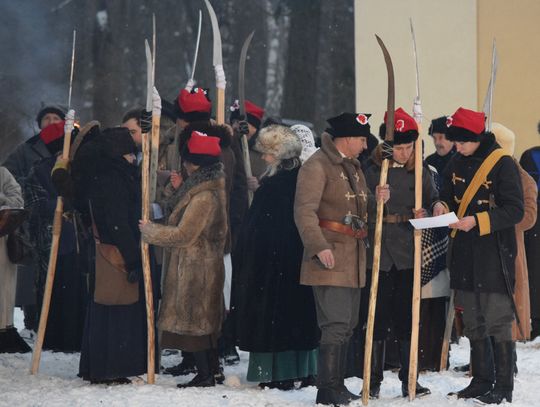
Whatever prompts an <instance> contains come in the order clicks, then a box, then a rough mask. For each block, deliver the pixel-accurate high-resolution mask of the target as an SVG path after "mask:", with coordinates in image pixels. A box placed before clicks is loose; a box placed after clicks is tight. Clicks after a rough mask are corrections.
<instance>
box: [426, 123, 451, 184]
mask: <svg viewBox="0 0 540 407" xmlns="http://www.w3.org/2000/svg"><path fill="white" fill-rule="evenodd" d="M446 129H447V127H446V116H441V117H438V118H437V119H434V120H432V121H431V124H430V126H429V130H428V133H429V135H430V136H431V137H433V144H435V150H436V151H435V152H434V153H433V154H431V155H428V156H427V157H426V163H427V164H429V165H431V166H433V167H434V168H435V169H436V170H437V173H438V174H439V175H442V173H443V171H444V167H446V164H448V162H449V161H450V159H451V158H452V157H453V155H454V153H455V152H456V148H455V147H454V143H453V142H452V141H450V140H448V139H447V138H446Z"/></svg>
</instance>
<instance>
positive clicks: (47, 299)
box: [30, 30, 77, 375]
mask: <svg viewBox="0 0 540 407" xmlns="http://www.w3.org/2000/svg"><path fill="white" fill-rule="evenodd" d="M76 34H77V33H76V31H75V30H73V45H72V47H71V72H70V77H69V96H68V115H67V116H68V119H67V120H66V126H65V128H64V146H63V150H62V159H63V160H66V161H67V160H69V148H70V146H71V132H72V131H73V121H74V119H75V111H73V110H69V107H71V91H72V89H73V70H74V67H75V39H76ZM63 212H64V200H63V199H62V197H61V196H59V197H58V198H56V208H55V210H54V218H53V224H52V241H51V252H50V255H49V264H48V266H47V279H46V281H45V291H44V293H43V304H42V305H41V315H40V318H39V327H38V334H37V339H36V343H35V345H34V352H33V354H32V365H31V367H30V374H32V375H35V374H36V373H37V371H38V369H39V362H40V361H41V350H42V348H43V340H44V339H45V331H46V329H47V319H48V317H49V309H50V306H51V296H52V289H53V284H54V275H55V273H56V261H57V259H58V245H59V243H60V234H61V233H62V214H63Z"/></svg>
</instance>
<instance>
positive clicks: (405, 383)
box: [398, 340, 431, 397]
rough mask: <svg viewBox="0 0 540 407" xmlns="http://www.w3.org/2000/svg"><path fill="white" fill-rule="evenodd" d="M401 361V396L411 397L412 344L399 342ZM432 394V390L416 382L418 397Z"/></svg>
mask: <svg viewBox="0 0 540 407" xmlns="http://www.w3.org/2000/svg"><path fill="white" fill-rule="evenodd" d="M398 342H399V361H400V363H401V368H400V369H399V375H398V376H399V380H401V394H402V396H403V397H408V396H409V361H410V351H411V342H410V341H403V340H399V341H398ZM428 394H431V390H429V389H428V388H427V387H424V386H422V385H420V383H418V381H417V382H416V397H422V396H427V395H428Z"/></svg>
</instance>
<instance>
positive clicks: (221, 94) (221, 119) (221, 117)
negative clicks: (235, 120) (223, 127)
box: [216, 88, 225, 124]
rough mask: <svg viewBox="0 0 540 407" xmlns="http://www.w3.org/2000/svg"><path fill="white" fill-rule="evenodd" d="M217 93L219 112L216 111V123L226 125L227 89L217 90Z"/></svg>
mask: <svg viewBox="0 0 540 407" xmlns="http://www.w3.org/2000/svg"><path fill="white" fill-rule="evenodd" d="M216 91H217V110H216V122H217V124H224V123H225V89H221V88H216Z"/></svg>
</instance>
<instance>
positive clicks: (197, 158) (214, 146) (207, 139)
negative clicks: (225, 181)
mask: <svg viewBox="0 0 540 407" xmlns="http://www.w3.org/2000/svg"><path fill="white" fill-rule="evenodd" d="M219 141H220V139H219V137H214V136H209V135H207V134H206V133H201V132H199V131H193V132H192V133H191V136H190V137H189V140H188V141H187V143H186V144H185V145H184V147H183V148H182V152H181V154H180V155H181V156H182V159H183V160H185V161H188V162H190V163H193V164H195V165H200V166H203V167H204V166H208V165H212V164H214V163H216V162H218V161H219V160H220V156H221V147H220V146H219Z"/></svg>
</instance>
